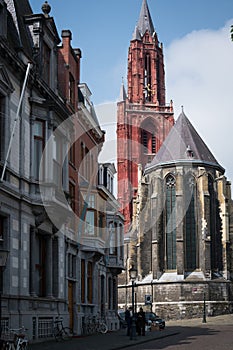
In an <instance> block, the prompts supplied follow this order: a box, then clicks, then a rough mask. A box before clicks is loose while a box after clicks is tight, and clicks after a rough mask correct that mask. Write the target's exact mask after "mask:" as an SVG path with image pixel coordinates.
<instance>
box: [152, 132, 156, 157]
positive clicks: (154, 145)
mask: <svg viewBox="0 0 233 350" xmlns="http://www.w3.org/2000/svg"><path fill="white" fill-rule="evenodd" d="M152 153H156V138H155V135H152Z"/></svg>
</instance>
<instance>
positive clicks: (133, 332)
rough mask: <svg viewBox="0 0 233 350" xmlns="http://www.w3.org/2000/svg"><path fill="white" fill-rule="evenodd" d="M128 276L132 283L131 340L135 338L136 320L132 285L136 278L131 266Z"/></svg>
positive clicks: (134, 269)
mask: <svg viewBox="0 0 233 350" xmlns="http://www.w3.org/2000/svg"><path fill="white" fill-rule="evenodd" d="M129 276H130V279H131V281H132V307H133V316H132V325H131V332H130V339H131V340H133V339H135V338H136V320H135V305H134V283H135V280H136V277H137V269H136V268H135V267H134V265H132V267H131V269H130V270H129Z"/></svg>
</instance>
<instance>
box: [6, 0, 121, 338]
mask: <svg viewBox="0 0 233 350" xmlns="http://www.w3.org/2000/svg"><path fill="white" fill-rule="evenodd" d="M50 11H51V7H50V5H49V4H48V3H47V2H45V3H44V4H43V5H42V13H39V14H34V13H33V12H32V9H31V6H30V3H29V1H27V0H20V1H14V0H4V1H3V0H1V1H0V45H1V50H0V71H1V74H0V111H1V114H0V133H1V138H0V156H1V159H0V171H1V183H0V235H1V239H0V250H6V251H7V252H8V259H7V263H6V267H5V269H4V271H2V276H1V277H2V290H1V293H2V308H1V309H2V319H1V324H2V326H3V329H4V327H11V328H19V327H20V326H22V325H24V326H25V327H26V328H28V330H29V331H28V335H29V338H30V340H35V341H36V340H38V339H40V340H42V339H46V338H49V337H52V335H53V334H52V333H53V325H54V321H55V320H57V319H63V322H64V324H65V325H69V326H70V327H72V329H73V331H74V332H75V333H76V334H83V333H84V332H85V322H86V317H87V316H89V317H94V316H96V315H97V314H98V313H100V314H101V316H102V317H104V318H105V320H106V322H107V324H108V326H109V329H112V330H115V329H117V328H118V319H117V316H116V310H117V276H118V274H119V272H120V271H121V269H122V267H123V266H122V261H123V260H122V256H121V254H122V249H120V246H117V247H116V248H117V249H115V250H114V251H113V250H111V251H110V250H109V243H108V242H109V232H110V231H111V225H110V224H109V227H107V224H108V223H111V222H113V225H114V227H115V231H114V234H115V235H117V238H115V240H117V242H122V238H120V235H121V232H122V230H121V226H122V225H123V217H122V215H121V214H120V213H119V210H118V203H117V201H116V199H115V198H114V196H113V189H112V188H110V187H109V186H108V184H107V183H105V182H104V183H99V177H98V174H99V165H98V155H99V152H100V150H101V147H102V144H103V142H104V132H103V131H102V130H101V128H100V126H99V123H98V119H97V117H96V114H95V110H94V107H93V105H92V102H91V93H90V90H89V89H88V87H87V85H86V84H81V83H80V59H81V51H80V49H73V48H72V46H71V36H72V35H71V32H70V31H69V30H64V31H62V35H61V37H62V41H61V39H60V37H59V35H58V33H57V29H56V25H55V22H54V19H53V17H51V16H50ZM107 167H108V168H109V174H111V176H114V172H113V171H112V168H111V166H110V165H107ZM93 174H94V175H93ZM106 208H107V210H106ZM93 213H94V215H93ZM113 213H114V214H113ZM107 257H109V259H107Z"/></svg>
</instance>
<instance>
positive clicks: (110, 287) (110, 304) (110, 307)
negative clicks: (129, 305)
mask: <svg viewBox="0 0 233 350" xmlns="http://www.w3.org/2000/svg"><path fill="white" fill-rule="evenodd" d="M108 309H109V310H111V309H112V279H111V277H109V278H108Z"/></svg>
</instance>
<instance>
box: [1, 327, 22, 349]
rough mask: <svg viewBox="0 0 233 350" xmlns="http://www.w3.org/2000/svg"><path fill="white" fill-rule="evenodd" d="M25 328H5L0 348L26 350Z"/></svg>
mask: <svg viewBox="0 0 233 350" xmlns="http://www.w3.org/2000/svg"><path fill="white" fill-rule="evenodd" d="M26 331H27V328H25V327H20V328H6V332H5V333H3V334H2V340H3V343H2V349H4V350H27V349H28V343H29V342H28V339H27V336H26Z"/></svg>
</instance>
